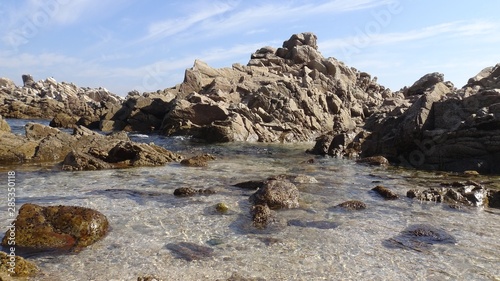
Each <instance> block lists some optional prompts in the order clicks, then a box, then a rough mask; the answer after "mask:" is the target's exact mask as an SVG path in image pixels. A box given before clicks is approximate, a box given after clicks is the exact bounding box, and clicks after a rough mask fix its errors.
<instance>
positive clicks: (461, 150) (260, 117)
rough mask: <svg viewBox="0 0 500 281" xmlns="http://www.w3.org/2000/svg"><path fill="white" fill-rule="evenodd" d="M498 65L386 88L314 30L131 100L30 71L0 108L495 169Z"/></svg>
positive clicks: (59, 122) (114, 126) (12, 114)
mask: <svg viewBox="0 0 500 281" xmlns="http://www.w3.org/2000/svg"><path fill="white" fill-rule="evenodd" d="M499 75H500V66H499V65H496V66H494V67H488V68H485V69H484V70H483V71H481V72H480V73H479V74H478V75H476V76H474V77H473V78H471V79H469V81H468V82H467V84H466V85H465V86H464V87H462V88H456V87H455V86H454V85H453V84H451V83H450V82H447V81H445V80H444V75H443V74H441V73H430V74H427V75H425V76H423V77H422V78H420V79H419V80H418V81H416V82H415V83H414V84H413V85H412V86H410V87H405V88H403V89H401V90H399V91H396V92H392V91H391V90H390V89H387V88H385V87H384V86H382V85H379V84H378V83H377V82H376V81H377V79H376V77H372V76H371V75H370V74H368V73H365V72H362V71H359V70H357V69H354V68H352V67H348V66H346V65H344V64H343V63H342V62H340V61H338V60H336V59H335V58H325V57H323V56H322V55H321V53H320V52H319V51H318V46H317V38H316V35H314V34H313V33H300V34H294V35H292V36H291V37H290V39H288V40H286V41H285V42H284V43H283V45H282V47H280V48H274V47H269V46H266V47H263V48H261V49H259V50H257V51H256V52H255V53H253V54H252V55H251V58H250V60H249V62H248V64H247V65H240V64H234V65H233V66H232V67H230V68H220V69H215V68H212V67H210V66H208V65H207V64H206V63H204V62H202V61H199V60H197V61H195V63H194V66H193V67H192V68H190V69H187V70H186V73H185V77H184V81H183V82H182V83H180V84H178V85H176V86H175V87H172V88H167V89H165V90H162V91H157V92H154V93H143V94H142V95H141V94H140V93H138V92H137V91H132V92H130V93H129V95H128V96H127V97H126V99H122V98H120V97H117V96H116V95H113V94H112V93H109V92H108V91H107V90H105V89H102V88H101V89H89V88H80V87H77V86H75V85H73V84H68V83H64V82H63V83H57V82H56V81H55V80H54V79H53V78H47V79H46V80H44V81H39V82H34V80H33V78H32V77H31V76H29V75H25V76H23V81H24V86H22V87H18V86H16V85H14V83H13V82H12V81H10V80H9V79H7V78H2V79H1V81H0V100H2V106H0V115H2V116H3V117H4V118H6V117H8V118H49V119H51V120H52V122H51V126H54V127H75V126H77V125H82V126H86V127H87V128H91V129H100V130H102V131H104V132H113V131H133V132H141V133H150V132H155V133H159V134H163V135H167V136H173V135H189V136H194V137H195V138H198V139H202V140H205V141H207V142H232V141H248V142H303V141H316V145H315V146H314V147H313V148H311V149H310V150H309V152H310V153H313V154H320V155H332V156H336V157H349V158H358V157H370V156H383V157H385V158H387V159H388V160H389V162H390V163H391V164H396V165H403V166H407V167H414V168H418V169H428V170H444V171H456V172H463V171H466V170H474V171H478V172H480V173H482V174H490V173H491V174H499V173H500V170H499V169H500V168H499V167H500V166H499V165H496V164H495V163H498V162H499V160H500V139H499V136H498V135H499V133H500V106H499V105H500V84H499V82H498V77H499Z"/></svg>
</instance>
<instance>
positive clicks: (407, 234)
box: [383, 224, 457, 252]
mask: <svg viewBox="0 0 500 281" xmlns="http://www.w3.org/2000/svg"><path fill="white" fill-rule="evenodd" d="M456 243H457V240H456V239H455V237H453V236H452V235H450V234H448V233H447V232H446V231H445V230H443V229H440V228H437V227H434V226H432V225H429V224H415V225H410V226H409V227H407V228H406V229H405V230H403V231H402V232H401V233H400V234H399V235H398V236H395V237H393V238H390V239H388V240H386V241H384V243H383V244H384V245H385V246H386V247H389V248H403V249H411V250H415V251H418V252H422V251H429V250H431V249H432V245H434V244H456Z"/></svg>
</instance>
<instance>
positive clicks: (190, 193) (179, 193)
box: [174, 187, 198, 197]
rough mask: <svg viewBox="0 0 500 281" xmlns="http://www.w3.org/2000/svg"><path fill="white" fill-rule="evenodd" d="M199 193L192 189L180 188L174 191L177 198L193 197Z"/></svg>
mask: <svg viewBox="0 0 500 281" xmlns="http://www.w3.org/2000/svg"><path fill="white" fill-rule="evenodd" d="M197 193H198V191H197V190H196V189H194V188H192V187H180V188H177V189H175V190H174V195H175V196H183V197H186V196H193V195H195V194H197Z"/></svg>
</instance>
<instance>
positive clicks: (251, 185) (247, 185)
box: [234, 181, 264, 189]
mask: <svg viewBox="0 0 500 281" xmlns="http://www.w3.org/2000/svg"><path fill="white" fill-rule="evenodd" d="M263 185H264V182H263V181H244V182H240V183H237V184H235V185H234V186H236V187H239V188H243V189H259V188H261V187H262V186H263Z"/></svg>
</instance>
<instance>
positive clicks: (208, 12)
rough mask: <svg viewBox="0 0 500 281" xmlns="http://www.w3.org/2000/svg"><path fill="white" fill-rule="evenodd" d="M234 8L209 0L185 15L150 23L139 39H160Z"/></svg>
mask: <svg viewBox="0 0 500 281" xmlns="http://www.w3.org/2000/svg"><path fill="white" fill-rule="evenodd" d="M234 8H235V5H234V4H231V3H225V2H211V3H210V4H209V6H206V5H202V6H201V7H199V8H198V10H196V11H194V12H192V13H190V14H189V15H187V16H184V17H179V18H173V19H167V20H163V21H158V22H154V23H152V24H150V25H149V28H148V33H147V35H146V36H145V37H144V38H142V39H141V40H139V41H146V40H151V39H161V38H165V37H168V36H172V35H175V34H178V33H180V32H182V31H185V30H187V29H189V28H190V27H192V26H193V25H195V24H198V23H200V22H203V21H205V20H207V19H209V18H212V17H215V16H218V15H221V14H223V13H226V12H228V11H231V10H232V9H234Z"/></svg>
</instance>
